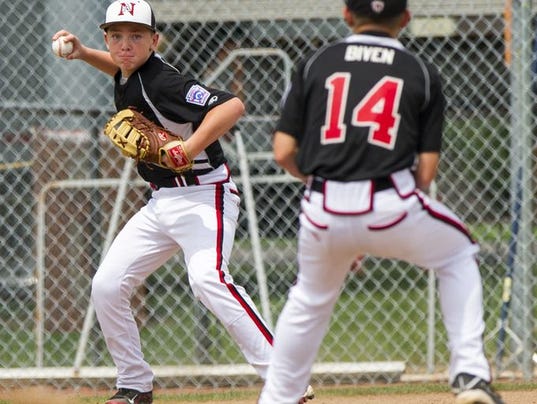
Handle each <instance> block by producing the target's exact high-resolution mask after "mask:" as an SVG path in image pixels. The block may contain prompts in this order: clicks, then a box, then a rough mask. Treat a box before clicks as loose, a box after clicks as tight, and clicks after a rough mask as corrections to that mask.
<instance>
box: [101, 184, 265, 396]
mask: <svg viewBox="0 0 537 404" xmlns="http://www.w3.org/2000/svg"><path fill="white" fill-rule="evenodd" d="M238 215H239V196H238V194H237V188H236V186H235V184H234V183H233V182H231V181H229V182H225V183H219V184H210V185H196V186H189V187H177V188H161V189H159V190H156V191H154V192H153V194H152V198H151V199H150V200H149V202H148V203H147V205H146V206H144V207H143V208H142V209H141V210H140V211H139V212H138V213H136V214H135V215H134V216H133V217H132V218H131V219H130V220H129V221H128V222H127V224H126V225H125V227H124V228H123V229H122V230H121V232H120V233H119V234H118V235H117V237H116V238H115V240H114V242H113V243H112V245H111V247H110V249H109V251H108V252H107V253H106V257H105V259H104V261H103V262H102V264H101V265H100V267H99V269H98V271H97V273H96V275H95V277H94V279H93V283H92V299H93V303H94V305H95V311H96V314H97V318H98V320H99V324H100V326H101V329H102V332H103V334H104V337H105V341H106V345H107V347H108V349H109V351H110V353H111V356H112V359H113V360H114V363H115V365H116V366H117V369H118V378H117V388H129V389H135V390H138V391H149V390H152V388H153V372H152V370H151V368H150V365H149V364H148V363H147V362H146V361H145V360H144V358H143V354H142V350H141V346H140V335H139V331H138V328H137V325H136V322H135V320H134V318H133V315H132V312H131V308H130V298H131V295H132V293H133V290H134V288H136V287H137V286H138V285H140V284H142V283H143V281H144V280H145V279H146V278H147V277H148V276H149V275H150V274H151V273H153V272H154V271H155V270H157V269H158V268H159V267H160V266H161V265H163V264H164V263H165V262H166V261H167V260H168V259H169V258H170V257H171V256H172V255H174V254H176V253H177V252H178V251H179V249H182V251H183V253H184V258H185V263H186V267H187V270H188V279H189V282H190V287H191V288H192V291H193V293H194V295H195V297H196V298H198V299H199V300H200V301H201V302H202V303H203V304H204V305H205V306H206V307H207V308H208V309H209V310H210V311H211V312H212V313H214V314H215V315H216V317H217V318H218V319H219V320H220V321H221V322H222V323H223V325H224V326H225V328H226V329H227V330H228V332H229V333H230V334H231V335H232V337H233V338H234V340H235V341H236V342H237V344H238V345H239V347H240V349H241V350H242V352H243V354H244V356H245V357H246V359H247V361H248V362H249V363H250V364H251V365H252V366H253V367H254V368H255V369H256V371H257V373H258V374H259V375H260V376H261V377H263V378H265V376H266V371H267V368H268V363H269V356H270V354H271V351H272V334H271V332H270V330H269V329H268V328H267V326H266V324H265V322H264V321H263V319H262V318H261V316H260V315H259V313H258V310H257V309H256V307H255V305H254V303H253V302H252V299H251V298H250V296H249V295H248V294H247V293H246V292H245V290H244V288H242V287H241V286H238V285H236V284H234V282H233V279H232V277H231V275H230V274H229V272H228V261H229V257H230V254H231V250H232V246H233V240H234V236H235V229H236V226H237V218H238Z"/></svg>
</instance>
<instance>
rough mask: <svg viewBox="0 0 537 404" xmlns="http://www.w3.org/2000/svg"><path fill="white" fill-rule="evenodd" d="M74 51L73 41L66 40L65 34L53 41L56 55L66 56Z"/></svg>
mask: <svg viewBox="0 0 537 404" xmlns="http://www.w3.org/2000/svg"><path fill="white" fill-rule="evenodd" d="M72 51H73V43H72V42H66V41H65V38H64V37H63V36H61V37H59V38H58V39H56V40H55V41H52V52H54V54H55V55H56V56H59V57H65V56H67V55H69V54H70V53H71V52H72Z"/></svg>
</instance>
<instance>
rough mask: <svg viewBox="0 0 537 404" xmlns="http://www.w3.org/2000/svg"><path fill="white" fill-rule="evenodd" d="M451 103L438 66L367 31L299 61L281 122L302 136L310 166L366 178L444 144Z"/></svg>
mask: <svg viewBox="0 0 537 404" xmlns="http://www.w3.org/2000/svg"><path fill="white" fill-rule="evenodd" d="M444 108H445V99H444V96H443V94H442V88H441V81H440V77H439V74H438V72H437V71H436V69H435V68H433V67H432V66H431V65H428V64H427V63H425V62H424V61H422V60H421V59H419V58H418V57H417V56H416V55H414V54H412V53H411V52H409V51H408V50H407V49H405V48H404V47H403V45H402V44H401V43H400V42H399V41H398V40H396V39H393V38H390V37H387V36H386V35H384V34H382V33H377V32H367V33H363V34H359V35H351V36H349V37H347V38H345V39H342V40H340V41H338V42H335V43H332V44H329V45H327V46H325V47H323V48H321V49H319V50H318V51H316V52H315V53H314V54H312V55H311V56H310V57H308V58H306V60H304V61H303V62H302V63H300V64H299V65H298V67H297V69H296V71H295V72H294V74H293V77H292V81H291V86H290V88H289V89H288V91H287V93H286V96H285V98H284V100H283V110H282V114H281V117H280V121H279V122H278V125H277V128H276V129H277V130H278V131H282V132H286V133H288V134H290V135H292V136H294V137H295V138H296V139H297V142H298V144H299V150H298V154H297V164H298V167H299V169H300V170H301V171H302V172H303V173H304V174H306V175H310V174H313V175H317V176H320V177H323V178H326V179H331V180H336V181H358V180H364V179H370V178H378V177H383V176H387V175H389V174H391V173H393V172H395V171H398V170H401V169H404V168H409V167H411V166H412V165H413V164H414V161H415V157H416V154H417V153H420V152H428V151H431V152H439V151H440V147H441V141H442V127H443V119H444V118H443V114H444Z"/></svg>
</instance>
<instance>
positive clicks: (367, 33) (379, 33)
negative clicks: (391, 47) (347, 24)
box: [355, 29, 392, 38]
mask: <svg viewBox="0 0 537 404" xmlns="http://www.w3.org/2000/svg"><path fill="white" fill-rule="evenodd" d="M355 35H373V36H383V37H386V38H392V36H391V35H390V34H388V33H387V32H383V31H375V30H373V29H372V30H365V31H361V32H358V33H355Z"/></svg>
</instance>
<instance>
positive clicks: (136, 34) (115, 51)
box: [104, 23, 158, 77]
mask: <svg viewBox="0 0 537 404" xmlns="http://www.w3.org/2000/svg"><path fill="white" fill-rule="evenodd" d="M104 40H105V42H106V46H107V47H108V50H109V51H110V56H112V60H113V61H114V63H115V64H116V65H118V66H119V68H120V69H121V73H122V75H123V77H129V76H130V75H131V74H132V73H133V72H135V71H136V70H137V69H138V68H139V67H140V66H141V65H143V64H144V63H145V62H146V61H147V59H148V58H149V56H150V55H151V52H153V50H155V49H156V47H157V44H158V34H157V33H155V32H153V31H151V30H150V29H148V28H146V27H144V26H142V25H139V24H132V23H121V24H114V25H112V26H111V27H109V28H108V30H107V31H106V32H105V34H104Z"/></svg>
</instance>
